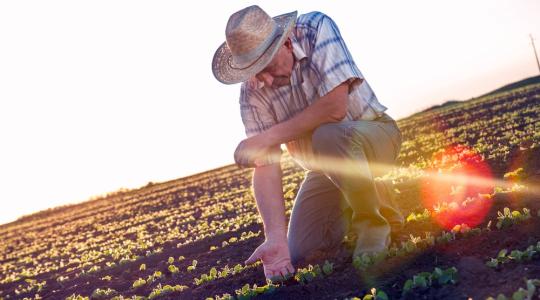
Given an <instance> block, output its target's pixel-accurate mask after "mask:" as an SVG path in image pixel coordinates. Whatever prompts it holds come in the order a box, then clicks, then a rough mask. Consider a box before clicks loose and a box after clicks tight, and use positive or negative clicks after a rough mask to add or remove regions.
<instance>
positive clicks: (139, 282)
mask: <svg viewBox="0 0 540 300" xmlns="http://www.w3.org/2000/svg"><path fill="white" fill-rule="evenodd" d="M145 284H146V280H144V279H142V278H139V279H137V280H135V282H133V285H132V287H133V288H134V289H137V288H140V287H141V286H143V285H145Z"/></svg>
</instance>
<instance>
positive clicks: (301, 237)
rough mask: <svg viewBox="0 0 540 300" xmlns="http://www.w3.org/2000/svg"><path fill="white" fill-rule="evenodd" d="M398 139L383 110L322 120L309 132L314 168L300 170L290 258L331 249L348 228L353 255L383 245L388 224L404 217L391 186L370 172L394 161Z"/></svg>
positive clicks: (398, 222) (381, 170)
mask: <svg viewBox="0 0 540 300" xmlns="http://www.w3.org/2000/svg"><path fill="white" fill-rule="evenodd" d="M401 140H402V136H401V133H400V131H399V128H398V126H397V124H396V122H395V121H394V120H393V119H392V118H391V117H389V116H388V115H386V114H384V115H383V116H382V117H380V118H378V119H376V120H373V121H364V120H359V121H344V122H340V123H329V124H324V125H321V126H320V127H318V128H317V129H316V130H315V131H314V132H313V135H312V147H313V151H314V153H315V161H316V162H317V164H316V165H317V169H312V170H306V176H305V179H304V181H303V182H302V184H301V186H300V190H299V192H298V194H297V196H296V199H295V202H294V205H293V208H292V213H291V218H290V221H289V229H288V241H289V250H290V254H291V260H292V262H293V263H296V262H298V261H299V260H302V259H306V258H308V257H309V256H310V255H311V254H313V253H314V252H319V251H323V252H324V251H328V250H330V249H334V248H335V247H337V246H339V245H340V244H341V242H342V240H343V238H344V236H345V234H346V233H347V232H348V231H349V230H352V231H354V232H355V233H356V235H357V237H358V238H357V243H356V249H355V253H354V254H355V255H358V254H361V253H364V252H377V251H381V250H384V249H385V248H386V247H388V245H389V243H390V231H391V227H390V225H392V226H396V227H400V226H402V224H403V221H404V220H403V216H402V215H401V213H400V212H399V209H398V208H397V207H396V206H395V203H393V200H392V195H393V191H391V190H390V189H389V187H388V186H386V185H385V184H384V183H382V182H377V183H376V182H375V181H374V180H373V178H374V177H377V176H380V175H382V174H384V173H385V172H386V171H387V170H388V168H389V167H391V166H392V165H393V164H394V162H395V159H396V157H397V155H398V153H399V150H400V148H401ZM300 163H301V162H300ZM380 166H383V167H386V169H385V168H381V167H380Z"/></svg>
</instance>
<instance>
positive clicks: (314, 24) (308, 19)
mask: <svg viewBox="0 0 540 300" xmlns="http://www.w3.org/2000/svg"><path fill="white" fill-rule="evenodd" d="M327 17H328V16H327V15H326V14H324V13H322V12H320V11H312V12H309V13H306V14H301V15H299V16H298V18H297V20H296V26H297V27H307V28H311V29H317V28H318V27H319V24H320V22H321V20H323V19H324V18H327Z"/></svg>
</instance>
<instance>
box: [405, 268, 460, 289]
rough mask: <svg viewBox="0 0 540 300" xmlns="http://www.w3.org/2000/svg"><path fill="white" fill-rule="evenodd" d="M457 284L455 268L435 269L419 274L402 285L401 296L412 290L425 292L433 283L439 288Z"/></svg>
mask: <svg viewBox="0 0 540 300" xmlns="http://www.w3.org/2000/svg"><path fill="white" fill-rule="evenodd" d="M456 282H457V269H456V268H455V267H451V268H448V269H446V270H442V269H440V268H435V270H434V271H433V272H432V273H430V272H421V273H418V274H417V275H414V276H413V278H412V279H408V280H407V281H405V284H404V285H403V295H405V294H406V293H408V292H409V291H411V290H412V289H419V290H425V289H427V288H429V287H431V286H432V285H434V283H437V284H438V285H439V286H443V285H447V284H455V283H456Z"/></svg>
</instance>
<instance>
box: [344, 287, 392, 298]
mask: <svg viewBox="0 0 540 300" xmlns="http://www.w3.org/2000/svg"><path fill="white" fill-rule="evenodd" d="M355 299H358V300H360V298H353V300H355ZM362 300H388V295H386V293H385V292H383V291H380V290H377V289H376V288H372V289H371V290H370V293H369V294H366V295H364V297H362Z"/></svg>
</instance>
